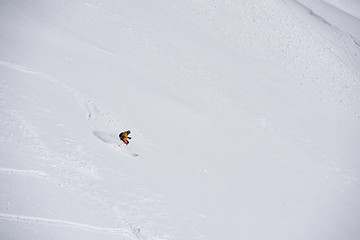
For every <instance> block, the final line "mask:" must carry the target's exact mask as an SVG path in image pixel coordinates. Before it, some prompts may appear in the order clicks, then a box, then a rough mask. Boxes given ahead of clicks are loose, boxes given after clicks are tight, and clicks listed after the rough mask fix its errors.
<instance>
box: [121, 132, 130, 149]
mask: <svg viewBox="0 0 360 240" xmlns="http://www.w3.org/2000/svg"><path fill="white" fill-rule="evenodd" d="M130 133H131V131H130V130H127V131H126V132H122V133H120V134H119V138H120V140H121V141H123V142H124V143H125V144H126V145H128V144H129V141H128V139H131V137H129V134H130Z"/></svg>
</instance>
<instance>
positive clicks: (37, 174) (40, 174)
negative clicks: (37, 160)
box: [0, 168, 48, 177]
mask: <svg viewBox="0 0 360 240" xmlns="http://www.w3.org/2000/svg"><path fill="white" fill-rule="evenodd" d="M0 173H10V174H21V175H30V176H35V177H47V176H48V174H47V173H45V172H42V171H36V170H21V169H12V168H0Z"/></svg>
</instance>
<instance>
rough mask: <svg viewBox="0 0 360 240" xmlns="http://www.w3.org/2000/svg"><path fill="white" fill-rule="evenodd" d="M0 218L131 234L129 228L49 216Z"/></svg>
mask: <svg viewBox="0 0 360 240" xmlns="http://www.w3.org/2000/svg"><path fill="white" fill-rule="evenodd" d="M0 219H1V220H6V221H18V222H27V223H37V224H48V225H58V226H64V227H71V228H77V229H81V230H86V231H92V232H102V233H115V234H122V235H126V236H130V235H131V234H132V233H131V232H130V231H129V230H127V229H124V228H105V227H98V226H92V225H88V224H84V223H78V222H71V221H64V220H58V219H50V218H41V217H31V216H22V215H14V214H5V213H0Z"/></svg>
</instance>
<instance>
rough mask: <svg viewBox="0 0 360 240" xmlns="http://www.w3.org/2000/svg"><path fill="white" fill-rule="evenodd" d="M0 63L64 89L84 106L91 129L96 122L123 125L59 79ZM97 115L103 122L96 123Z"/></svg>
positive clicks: (20, 66)
mask: <svg viewBox="0 0 360 240" xmlns="http://www.w3.org/2000/svg"><path fill="white" fill-rule="evenodd" d="M0 65H2V66H4V67H7V68H9V69H12V70H15V71H19V72H22V73H27V74H32V75H38V76H40V77H41V78H44V79H47V80H48V81H50V82H51V83H53V84H54V85H55V86H57V87H59V88H60V89H62V90H63V91H65V92H66V93H68V94H69V95H71V96H72V97H73V98H74V99H75V100H76V102H77V103H78V104H79V105H80V106H82V107H84V106H85V111H86V116H87V119H88V121H89V125H90V127H91V128H92V129H95V128H96V126H97V125H98V124H99V125H101V124H103V125H113V126H115V125H123V124H121V123H120V121H119V120H118V119H117V118H116V117H113V116H112V115H111V114H110V113H108V112H104V111H102V110H101V109H100V108H99V107H98V105H96V104H95V103H94V101H92V100H91V99H90V98H88V97H87V96H85V95H84V94H82V93H80V92H78V91H76V90H75V89H73V88H71V87H69V86H67V85H66V84H64V83H62V82H61V81H59V80H57V79H55V78H54V77H51V76H49V75H48V74H46V73H42V72H39V71H36V70H33V69H31V68H29V67H25V66H22V65H18V64H15V63H11V62H8V61H4V60H0ZM99 117H102V118H103V119H102V122H103V123H96V120H97V119H99ZM99 122H101V121H99Z"/></svg>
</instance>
